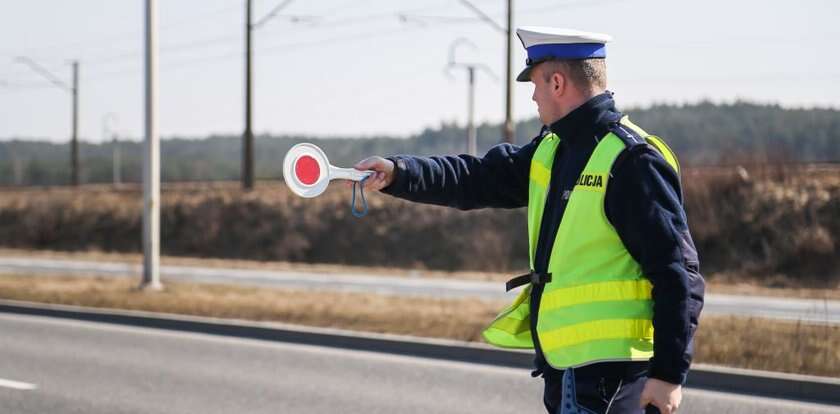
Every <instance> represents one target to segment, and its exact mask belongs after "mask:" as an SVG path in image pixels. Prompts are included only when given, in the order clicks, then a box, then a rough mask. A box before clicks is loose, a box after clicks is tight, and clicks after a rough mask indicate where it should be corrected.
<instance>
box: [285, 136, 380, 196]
mask: <svg viewBox="0 0 840 414" xmlns="http://www.w3.org/2000/svg"><path fill="white" fill-rule="evenodd" d="M371 174H373V171H359V170H356V169H353V168H338V167H334V166H332V165H330V161H329V160H328V159H327V155H326V154H324V151H322V150H321V149H320V148H318V147H317V146H315V145H314V144H310V143H301V144H297V145H295V146H294V147H292V148H291V149H290V150H289V152H287V153H286V157H285V158H284V159H283V178H284V179H285V180H286V185H287V186H289V189H291V190H292V192H293V193H295V194H297V195H299V196H301V197H306V198H312V197H317V196H319V195H321V193H323V192H324V191H325V190H326V189H327V185H328V184H329V182H330V181H331V180H350V181H361V180H363V179H365V178H367V177H368V176H370V175H371Z"/></svg>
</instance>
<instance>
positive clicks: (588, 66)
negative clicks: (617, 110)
mask: <svg viewBox="0 0 840 414" xmlns="http://www.w3.org/2000/svg"><path fill="white" fill-rule="evenodd" d="M543 65H544V66H545V70H544V71H543V78H544V80H545V81H546V82H548V81H549V80H551V77H552V76H553V75H554V74H555V73H557V72H561V73H563V74H565V75H567V76H568V77H569V78H571V80H572V82H573V83H574V84H575V85H576V86H577V87H578V88H580V89H582V90H583V91H585V92H593V91H594V90H597V89H606V88H607V63H606V59H599V58H592V59H578V60H549V61H547V62H545V63H543Z"/></svg>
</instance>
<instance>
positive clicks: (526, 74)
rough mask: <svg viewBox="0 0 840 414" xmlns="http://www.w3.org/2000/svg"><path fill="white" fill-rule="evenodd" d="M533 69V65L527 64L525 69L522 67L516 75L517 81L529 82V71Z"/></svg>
mask: <svg viewBox="0 0 840 414" xmlns="http://www.w3.org/2000/svg"><path fill="white" fill-rule="evenodd" d="M532 70H534V67H533V66H527V67H525V69H522V72H519V76H517V77H516V81H517V82H530V81H531V71H532Z"/></svg>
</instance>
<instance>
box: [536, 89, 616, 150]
mask: <svg viewBox="0 0 840 414" xmlns="http://www.w3.org/2000/svg"><path fill="white" fill-rule="evenodd" d="M612 95H613V94H612V92H609V91H607V92H604V93H602V94H600V95H596V96H593V97H592V98H590V99H589V100H588V101H586V102H585V103H584V104H583V105H581V106H579V107H577V108H576V109H575V110H573V111H572V112H569V113H568V114H567V115H566V116H564V117H563V118H560V119H559V120H557V121H555V122H554V123H552V124H551V125H549V126H548V128H549V129H550V130H551V132H553V133H555V134H556V135H557V136H559V137H560V138H561V139H563V140H564V141H567V142H574V141H577V140H580V139H588V138H590V137H596V138H598V139H600V138H601V137H603V136H604V135H606V133H607V132H608V131H609V128H610V125H611V124H613V123H616V122H618V121H619V120H620V119H621V113H620V112H618V110H617V109H616V108H615V101H614V100H613V98H612Z"/></svg>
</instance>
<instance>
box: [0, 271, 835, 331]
mask: <svg viewBox="0 0 840 414" xmlns="http://www.w3.org/2000/svg"><path fill="white" fill-rule="evenodd" d="M0 272H16V273H21V274H37V273H44V272H48V273H59V274H70V275H74V274H75V275H92V274H93V275H101V276H122V277H138V276H137V275H139V274H140V273H141V268H140V265H139V264H127V263H118V262H94V261H81V260H57V259H40V258H29V257H8V256H6V257H0ZM161 277H162V278H163V279H164V280H166V279H171V280H182V281H193V282H211V283H232V284H247V285H259V286H275V287H285V288H297V289H334V290H346V291H360V292H376V293H384V294H398V295H416V296H431V297H450V298H456V297H480V298H483V299H502V300H504V299H509V298H511V297H512V295H513V294H515V292H510V293H505V292H504V285H503V284H502V283H500V282H481V281H468V280H453V279H431V278H419V277H416V278H409V277H388V276H368V275H364V274H354V273H342V274H322V273H307V272H293V271H277V270H258V269H226V268H217V267H193V266H162V267H161ZM704 313H706V314H732V315H740V316H757V317H764V318H776V319H787V320H801V321H803V322H808V323H830V324H840V301H836V300H821V299H793V298H779V297H761V296H736V295H707V296H706V306H705V308H704Z"/></svg>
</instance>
